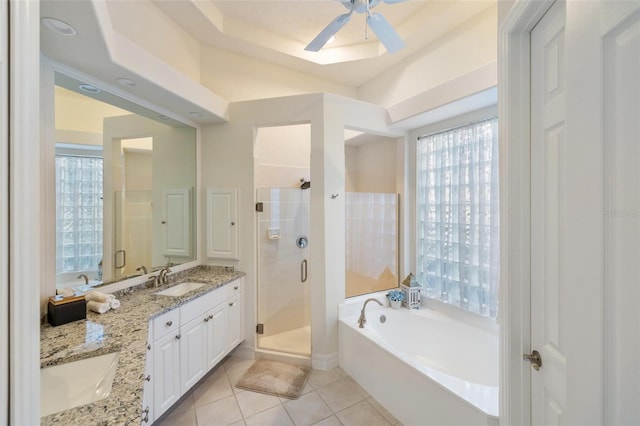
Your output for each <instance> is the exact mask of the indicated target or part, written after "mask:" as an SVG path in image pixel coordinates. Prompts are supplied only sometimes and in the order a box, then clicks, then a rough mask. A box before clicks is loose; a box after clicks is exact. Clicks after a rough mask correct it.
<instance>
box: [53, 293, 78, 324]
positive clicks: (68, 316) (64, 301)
mask: <svg viewBox="0 0 640 426" xmlns="http://www.w3.org/2000/svg"><path fill="white" fill-rule="evenodd" d="M86 318H87V301H86V299H85V297H84V295H82V296H71V297H62V296H59V295H58V296H51V297H50V298H49V305H48V308H47V320H48V321H49V324H51V325H53V326H57V325H62V324H67V323H69V322H73V321H78V320H82V319H86Z"/></svg>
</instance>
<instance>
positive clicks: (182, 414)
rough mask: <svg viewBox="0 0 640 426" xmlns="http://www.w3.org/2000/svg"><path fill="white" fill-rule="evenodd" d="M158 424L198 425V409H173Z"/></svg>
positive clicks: (169, 425)
mask: <svg viewBox="0 0 640 426" xmlns="http://www.w3.org/2000/svg"><path fill="white" fill-rule="evenodd" d="M156 425H157V426H196V425H197V422H196V410H195V409H194V408H193V407H192V408H191V409H189V410H186V411H185V410H183V411H171V412H170V413H169V415H168V416H166V417H165V418H164V419H162V421H160V422H159V423H156Z"/></svg>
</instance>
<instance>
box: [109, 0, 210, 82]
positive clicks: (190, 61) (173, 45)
mask: <svg viewBox="0 0 640 426" xmlns="http://www.w3.org/2000/svg"><path fill="white" fill-rule="evenodd" d="M106 5H107V8H108V10H109V15H110V17H111V23H112V25H113V28H114V29H115V30H116V31H118V32H119V33H121V34H122V35H123V36H125V37H127V38H128V39H130V40H131V41H133V42H135V43H137V44H139V45H140V46H141V47H143V48H144V49H146V50H148V51H149V52H150V53H152V54H153V55H155V56H157V57H158V58H160V59H162V60H163V61H165V62H166V63H168V64H170V65H171V66H173V67H174V68H176V69H177V70H178V71H180V72H181V73H183V74H185V75H187V76H188V77H190V78H191V79H193V80H195V81H199V80H200V43H199V42H198V41H196V40H195V39H194V38H193V37H192V36H191V35H190V34H189V33H187V32H186V31H185V30H184V29H183V28H181V27H180V26H179V25H178V24H176V23H175V22H174V21H173V20H172V19H171V18H170V17H169V16H167V15H166V14H165V13H164V12H163V11H161V10H160V9H158V7H157V6H156V5H154V4H153V3H152V2H150V1H143V0H136V1H109V2H106Z"/></svg>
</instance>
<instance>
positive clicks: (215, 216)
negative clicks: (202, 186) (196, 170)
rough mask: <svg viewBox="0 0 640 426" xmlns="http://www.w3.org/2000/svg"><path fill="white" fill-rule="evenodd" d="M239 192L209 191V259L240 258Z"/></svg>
mask: <svg viewBox="0 0 640 426" xmlns="http://www.w3.org/2000/svg"><path fill="white" fill-rule="evenodd" d="M237 198H238V191H237V189H234V188H222V189H216V188H208V189H207V257H210V258H217V259H237V258H238V226H237V209H238V208H237Z"/></svg>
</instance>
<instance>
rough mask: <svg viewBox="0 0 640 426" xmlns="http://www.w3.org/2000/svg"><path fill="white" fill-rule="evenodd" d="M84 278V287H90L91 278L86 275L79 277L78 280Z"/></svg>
mask: <svg viewBox="0 0 640 426" xmlns="http://www.w3.org/2000/svg"><path fill="white" fill-rule="evenodd" d="M80 278H84V285H89V277H88V276H87V275H86V274H80V275H78V279H80Z"/></svg>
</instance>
